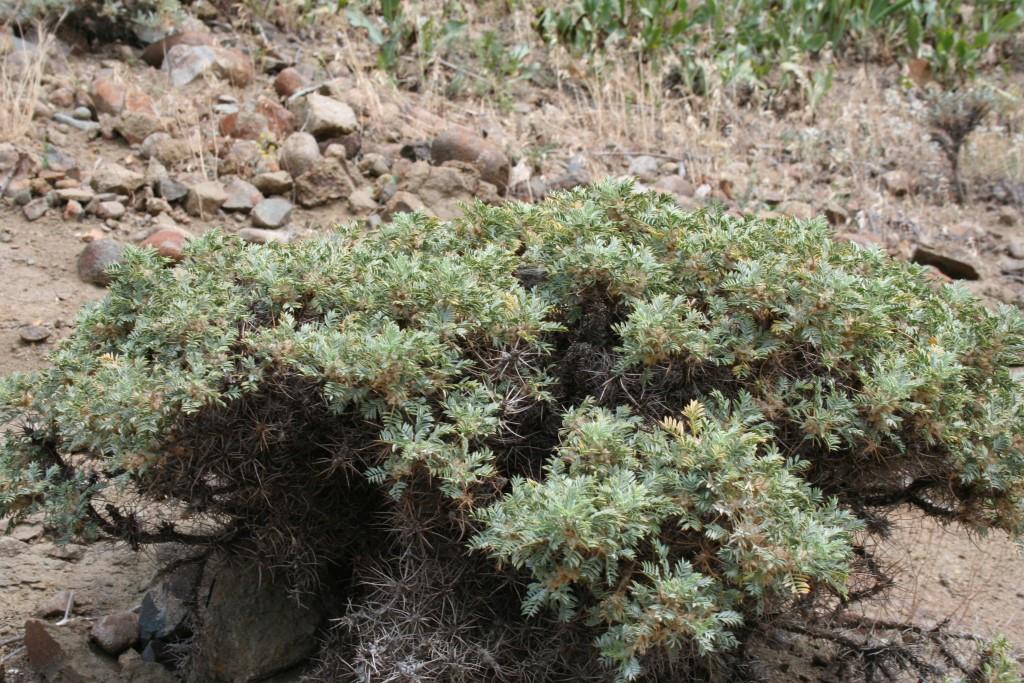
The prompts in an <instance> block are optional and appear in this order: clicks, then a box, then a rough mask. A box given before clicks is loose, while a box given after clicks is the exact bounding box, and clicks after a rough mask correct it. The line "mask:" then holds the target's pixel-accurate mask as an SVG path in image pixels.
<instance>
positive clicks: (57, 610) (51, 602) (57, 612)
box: [36, 590, 75, 619]
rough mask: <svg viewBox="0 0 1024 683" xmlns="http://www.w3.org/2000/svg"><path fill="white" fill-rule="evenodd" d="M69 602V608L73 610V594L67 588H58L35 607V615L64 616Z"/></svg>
mask: <svg viewBox="0 0 1024 683" xmlns="http://www.w3.org/2000/svg"><path fill="white" fill-rule="evenodd" d="M69 602H70V603H71V610H72V612H74V608H75V604H74V599H73V594H72V593H71V591H68V590H60V591H57V592H56V593H54V594H53V595H51V596H49V597H47V598H46V599H44V600H43V601H42V602H40V603H39V605H38V606H37V607H36V616H37V617H40V618H42V619H47V618H49V617H56V616H61V617H62V616H64V613H65V612H66V611H67V609H68V603H69Z"/></svg>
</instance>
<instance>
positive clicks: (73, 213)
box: [64, 199, 85, 221]
mask: <svg viewBox="0 0 1024 683" xmlns="http://www.w3.org/2000/svg"><path fill="white" fill-rule="evenodd" d="M84 211H85V209H84V208H82V205H81V203H79V202H78V201H76V200H74V199H72V200H70V201H69V202H68V203H67V204H65V205H64V220H66V221H68V220H71V219H73V218H78V217H79V216H81V215H82V213H83V212H84Z"/></svg>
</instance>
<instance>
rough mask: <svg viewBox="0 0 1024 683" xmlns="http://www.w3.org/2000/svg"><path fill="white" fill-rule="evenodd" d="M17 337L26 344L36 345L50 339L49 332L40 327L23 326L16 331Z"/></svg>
mask: <svg viewBox="0 0 1024 683" xmlns="http://www.w3.org/2000/svg"><path fill="white" fill-rule="evenodd" d="M18 336H19V337H21V341H23V342H25V343H26V344H38V343H40V342H44V341H46V340H47V339H49V338H50V330H48V329H46V328H45V327H43V326H42V325H25V326H24V327H22V328H21V329H19V330H18Z"/></svg>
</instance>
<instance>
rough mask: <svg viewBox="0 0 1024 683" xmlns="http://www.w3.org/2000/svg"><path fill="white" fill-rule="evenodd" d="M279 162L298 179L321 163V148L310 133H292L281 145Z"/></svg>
mask: <svg viewBox="0 0 1024 683" xmlns="http://www.w3.org/2000/svg"><path fill="white" fill-rule="evenodd" d="M278 160H279V161H280V163H281V167H282V168H284V170H286V171H288V173H290V174H291V175H292V176H293V177H296V178H297V177H299V176H300V175H302V174H303V173H306V172H307V171H309V170H311V169H312V168H313V167H314V166H316V163H317V162H318V161H320V147H319V146H317V144H316V138H315V137H313V136H312V135H310V134H309V133H292V134H291V135H289V136H288V138H287V139H286V140H285V141H284V144H283V145H281V152H280V155H279V157H278Z"/></svg>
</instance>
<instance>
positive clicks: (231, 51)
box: [214, 47, 253, 88]
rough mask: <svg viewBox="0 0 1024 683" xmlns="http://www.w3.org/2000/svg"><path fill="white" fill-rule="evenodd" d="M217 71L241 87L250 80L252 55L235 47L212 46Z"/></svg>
mask: <svg viewBox="0 0 1024 683" xmlns="http://www.w3.org/2000/svg"><path fill="white" fill-rule="evenodd" d="M214 56H215V58H216V61H217V71H218V72H219V73H220V74H221V75H222V76H223V77H224V78H226V79H227V80H228V81H229V82H230V83H231V84H232V85H237V86H238V87H240V88H242V87H245V86H247V85H249V83H250V82H251V81H252V75H253V66H252V57H250V56H249V55H247V54H245V53H244V52H242V51H241V50H237V49H235V48H227V47H220V48H214Z"/></svg>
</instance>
